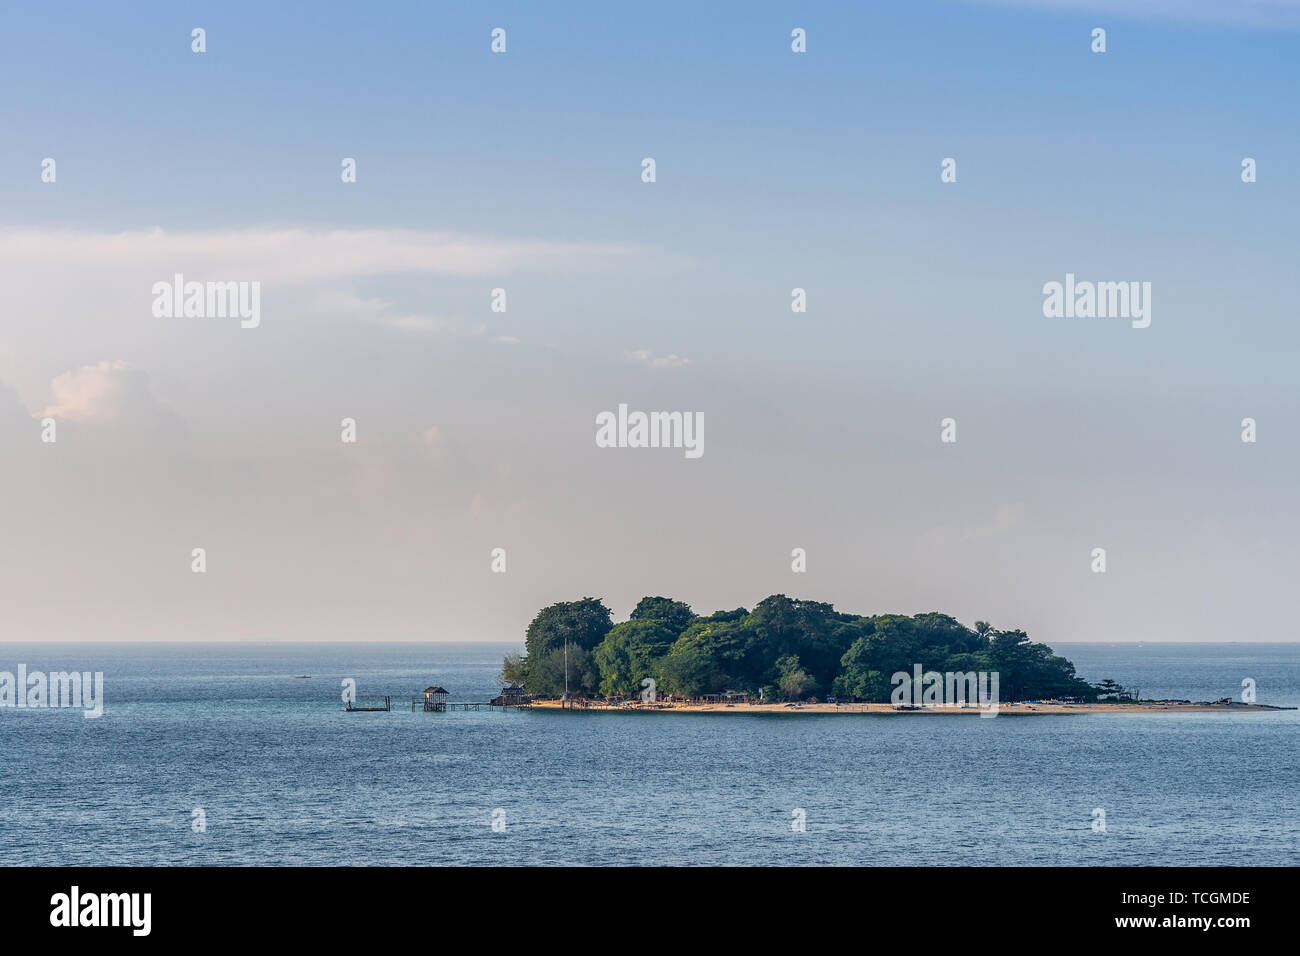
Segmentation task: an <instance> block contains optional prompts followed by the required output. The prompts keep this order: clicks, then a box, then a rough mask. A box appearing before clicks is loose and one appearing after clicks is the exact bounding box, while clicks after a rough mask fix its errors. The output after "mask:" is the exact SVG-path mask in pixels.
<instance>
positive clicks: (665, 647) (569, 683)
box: [501, 594, 1293, 715]
mask: <svg viewBox="0 0 1300 956" xmlns="http://www.w3.org/2000/svg"><path fill="white" fill-rule="evenodd" d="M524 647H525V652H524V653H523V654H519V653H514V654H509V655H507V656H506V658H505V660H504V662H503V664H502V670H501V680H502V683H503V684H504V685H506V686H508V687H510V688H526V689H527V693H528V695H529V696H530V698H531V706H532V707H537V708H566V709H582V710H592V709H601V710H604V709H619V710H656V711H682V712H710V711H713V712H732V713H737V712H739V713H756V712H766V713H771V712H774V711H780V712H783V713H900V712H901V713H911V712H917V713H969V714H978V713H984V714H985V715H988V711H989V710H994V711H996V712H998V713H1005V714H1068V713H1097V712H1105V713H1138V712H1166V713H1198V712H1199V713H1203V712H1209V711H1215V712H1228V711H1233V712H1241V711H1261V710H1284V709H1293V708H1277V707H1269V706H1266V705H1260V704H1245V703H1238V702H1235V701H1232V700H1230V699H1228V698H1220V699H1219V700H1217V701H1199V702H1193V701H1174V700H1161V701H1148V700H1140V699H1138V695H1137V694H1136V693H1134V692H1129V691H1126V690H1125V689H1124V688H1123V687H1122V686H1120V685H1119V684H1117V683H1115V681H1113V680H1109V679H1108V680H1105V681H1102V682H1101V683H1099V684H1090V683H1088V682H1087V681H1085V680H1083V679H1082V678H1080V677H1078V676H1077V675H1076V674H1075V670H1074V665H1073V664H1072V663H1070V661H1068V660H1066V659H1065V658H1063V657H1060V656H1058V655H1056V654H1053V653H1052V649H1051V648H1050V647H1048V646H1047V645H1045V644H1039V643H1034V642H1032V641H1030V639H1029V635H1027V634H1026V633H1025V632H1024V631H1022V630H1018V629H1015V630H999V629H996V628H994V627H992V626H991V625H990V624H988V623H986V622H984V621H976V622H975V624H974V626H973V627H967V626H966V625H964V624H962V623H961V622H960V621H958V620H957V619H956V618H954V617H951V616H950V615H947V614H941V613H938V612H933V611H932V612H927V613H923V614H913V615H910V616H909V615H903V614H879V615H861V614H851V613H847V612H844V611H837V610H835V608H834V607H833V606H832V605H830V604H827V603H823V602H820V601H804V600H799V599H796V598H790V597H786V596H785V595H783V594H774V595H772V596H770V597H767V598H764V599H763V600H762V601H760V602H759V603H758V604H757V605H756V606H755V607H754V608H753V610H748V609H746V608H743V607H740V608H736V609H735V610H731V611H718V612H715V613H714V614H710V615H698V614H696V613H695V612H694V611H692V610H691V608H690V606H689V605H687V604H685V603H684V602H682V601H676V600H672V599H671V598H666V597H645V598H642V599H641V601H640V602H639V603H638V604H637V606H636V608H635V609H634V610H633V611H632V613H631V615H630V616H629V618H628V620H626V621H623V622H621V623H618V624H615V623H614V622H613V620H612V615H611V612H610V610H609V608H607V607H606V606H605V605H604V603H603V602H602V601H600V600H599V599H596V598H590V597H586V598H582V599H581V600H578V601H564V602H560V603H557V604H552V605H550V606H549V607H545V608H543V609H542V610H541V611H539V612H538V613H537V616H536V617H535V618H533V620H532V623H530V624H529V625H528V630H527V633H526V636H525V642H524ZM954 677H955V678H956V680H955V681H954ZM954 687H956V688H957V690H958V692H959V693H958V694H957V695H956V696H954V694H953V689H954Z"/></svg>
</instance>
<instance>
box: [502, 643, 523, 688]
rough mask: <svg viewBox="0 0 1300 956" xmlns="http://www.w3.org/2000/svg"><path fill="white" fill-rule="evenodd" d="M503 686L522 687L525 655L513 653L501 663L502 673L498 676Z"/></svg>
mask: <svg viewBox="0 0 1300 956" xmlns="http://www.w3.org/2000/svg"><path fill="white" fill-rule="evenodd" d="M498 677H499V679H500V681H501V684H502V686H504V687H520V686H522V685H523V683H524V655H523V654H520V653H519V652H518V651H511V652H510V653H509V654H507V655H506V656H505V660H503V661H502V662H501V673H500V674H499V675H498Z"/></svg>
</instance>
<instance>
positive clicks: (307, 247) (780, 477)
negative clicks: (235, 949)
mask: <svg viewBox="0 0 1300 956" xmlns="http://www.w3.org/2000/svg"><path fill="white" fill-rule="evenodd" d="M1098 27H1100V28H1102V29H1104V30H1105V31H1106V51H1105V52H1104V53H1094V52H1093V51H1092V49H1091V47H1092V44H1093V38H1092V33H1093V30H1094V29H1095V28H1098ZM194 28H202V29H203V30H204V31H205V41H206V50H205V52H202V53H195V52H193V50H192V33H191V31H192V30H193V29H194ZM495 28H501V29H504V30H505V31H506V51H505V52H504V53H493V52H492V50H491V43H492V36H491V34H492V31H493V29H495ZM795 28H801V29H803V30H804V31H806V38H807V49H806V52H804V53H795V52H793V51H792V49H791V31H792V30H794V29H795ZM0 63H3V64H4V66H3V71H4V79H5V82H4V83H3V84H0V281H2V282H3V289H4V292H5V298H6V301H5V303H4V306H3V310H2V311H0V453H2V454H3V458H2V459H0V466H2V467H0V502H3V505H0V636H2V637H3V638H5V639H7V640H13V641H60V640H62V641H90V640H151V641H164V640H165V641H224V640H230V641H237V640H256V641H281V640H283V641H290V640H292V641H304V640H354V641H360V640H374V641H415V640H419V641H427V640H460V641H467V640H476V641H509V640H519V639H521V638H522V635H523V632H524V629H525V628H526V626H527V624H528V622H529V621H530V620H531V618H532V617H533V615H534V614H535V613H536V612H537V610H538V609H540V608H541V607H542V606H544V605H546V604H549V603H552V602H554V601H560V600H573V599H576V598H580V597H584V596H594V597H600V598H602V599H604V600H605V602H606V603H607V604H608V605H609V607H610V608H611V609H612V610H613V612H614V616H615V619H616V620H617V619H622V618H624V617H626V615H627V614H628V613H629V611H630V610H631V608H632V607H633V606H634V605H635V603H636V602H637V600H638V599H639V598H640V597H642V596H643V595H666V596H671V597H675V598H678V599H681V600H684V601H687V602H688V603H690V604H691V605H692V606H693V607H694V608H695V609H696V610H697V611H699V612H701V613H708V612H712V611H714V610H718V609H723V608H734V607H738V606H745V607H752V606H753V605H754V604H755V603H756V602H757V601H759V600H761V599H762V598H763V597H765V596H767V595H769V594H773V593H783V594H787V595H790V596H792V597H800V598H807V599H813V600H820V601H829V602H832V603H834V604H835V605H836V607H838V608H840V609H842V610H846V611H852V612H857V613H886V612H898V613H916V612H923V611H936V610H937V611H943V612H946V613H950V614H953V615H954V616H956V617H957V618H959V619H960V620H962V621H964V622H965V623H967V624H970V623H972V622H973V621H975V620H976V619H982V620H988V621H991V622H992V623H993V624H994V625H995V626H998V627H1007V628H1010V627H1020V628H1023V629H1024V630H1026V631H1027V632H1028V633H1029V634H1030V635H1031V637H1033V638H1035V639H1037V640H1042V641H1046V642H1048V643H1052V642H1054V641H1139V640H1142V641H1148V640H1149V641H1228V640H1240V641H1283V640H1295V639H1296V633H1295V631H1294V629H1293V626H1292V624H1291V621H1292V617H1293V615H1292V613H1291V609H1290V607H1289V601H1288V600H1287V599H1286V595H1287V594H1288V592H1289V586H1290V585H1291V583H1292V582H1293V581H1294V580H1296V578H1297V573H1298V572H1300V561H1298V560H1297V549H1296V541H1297V530H1300V529H1298V528H1297V525H1298V524H1300V521H1298V518H1300V512H1298V509H1297V504H1296V495H1295V492H1294V475H1295V474H1296V472H1297V466H1300V454H1298V453H1297V449H1300V417H1298V414H1297V413H1298V412H1300V408H1298V407H1297V406H1298V405H1300V402H1298V401H1297V393H1296V388H1295V385H1294V381H1295V371H1294V370H1295V360H1296V356H1297V350H1298V349H1300V326H1298V324H1297V321H1296V310H1295V293H1294V286H1295V274H1296V273H1295V262H1296V253H1297V236H1296V232H1297V222H1296V215H1295V211H1296V209H1297V208H1300V202H1298V200H1300V195H1298V191H1300V190H1298V187H1297V181H1298V177H1297V172H1298V170H1297V163H1298V162H1300V159H1297V157H1300V133H1298V132H1297V124H1296V122H1295V117H1296V109H1295V105H1296V102H1297V81H1298V80H1300V3H1296V2H1281V0H1276V2H1255V3H1228V2H1214V0H1191V2H1187V3H1173V2H1153V0H1128V2H1123V3H1121V2H1118V0H1116V2H1102V3H1085V2H1082V0H1081V2H1077V3H1071V2H1049V0H1038V2H1034V0H1024V2H931V0H917V2H907V3H871V4H857V5H853V6H852V7H851V8H850V7H849V5H846V4H838V3H823V4H790V3H781V4H778V3H766V2H757V3H747V4H743V5H741V4H718V5H708V6H707V7H705V8H701V6H700V5H697V4H691V3H673V2H667V3H656V4H650V5H632V4H618V5H610V4H598V3H563V4H560V3H519V4H499V3H494V4H463V5H452V4H428V3H410V4H405V3H383V4H363V5H357V4H344V3H310V4H308V3H300V4H289V3H284V4H256V3H226V2H223V3H219V4H216V3H214V4H202V3H197V4H187V5H184V6H179V5H173V4H162V3H135V4H128V5H113V6H108V7H106V6H103V5H99V4H91V3H72V4H65V5H59V6H58V7H57V9H51V8H50V7H49V5H48V4H40V3H21V2H20V3H13V4H6V5H5V6H4V8H3V10H0ZM647 157H650V158H653V159H654V160H655V170H656V176H655V181H654V182H644V181H643V179H642V161H643V159H645V158H647ZM1246 157H1250V158H1252V159H1254V160H1255V162H1256V170H1257V180H1256V181H1255V182H1250V183H1246V182H1243V181H1242V161H1243V159H1244V158H1246ZM47 158H51V159H53V160H55V164H56V165H55V173H56V175H55V181H53V182H45V181H43V180H42V170H43V161H44V160H45V159H47ZM345 158H351V159H353V160H355V163H356V181H355V182H343V181H342V177H341V164H342V162H343V160H344V159H345ZM945 158H952V159H954V160H955V161H956V181H955V182H943V181H941V175H940V173H941V163H942V161H943V160H944V159H945ZM177 273H181V274H183V275H184V276H185V277H186V279H188V280H198V281H222V282H224V281H240V282H254V281H256V282H258V283H260V295H261V299H260V303H261V308H260V323H259V324H258V325H257V327H256V328H242V327H241V323H240V322H239V320H238V319H232V318H222V317H203V318H200V317H188V318H186V317H157V316H155V315H154V314H153V310H152V304H153V302H154V294H153V292H152V289H153V286H154V283H156V282H159V281H170V280H171V279H172V277H173V276H174V275H175V274H177ZM1067 273H1072V274H1075V275H1076V276H1077V277H1078V278H1079V279H1080V280H1093V281H1125V282H1127V281H1138V282H1149V283H1150V284H1151V323H1150V326H1149V327H1147V328H1134V327H1132V325H1131V323H1130V322H1129V321H1128V320H1126V319H1122V318H1106V319H1083V318H1049V317H1047V316H1045V315H1044V312H1043V299H1044V295H1043V287H1044V284H1045V283H1048V282H1052V281H1057V282H1063V281H1064V280H1065V276H1066V274H1067ZM795 288H802V289H804V290H805V292H806V297H807V311H806V312H793V311H792V309H791V301H792V299H791V292H792V290H793V289H795ZM494 289H504V290H506V296H507V298H506V302H507V306H506V310H505V311H504V312H499V311H493V309H492V307H491V303H492V296H493V290H494ZM620 403H626V404H627V405H628V406H629V407H630V408H631V409H633V410H638V409H639V410H645V411H652V410H663V411H669V410H672V411H683V412H688V413H698V414H700V415H702V416H703V419H704V421H705V423H706V427H705V432H704V434H705V444H704V453H703V454H702V455H701V456H700V457H698V458H688V457H686V456H685V455H684V454H683V453H682V451H681V450H680V449H666V448H658V449H651V448H600V447H597V444H596V441H595V435H596V424H595V423H596V416H597V415H598V414H599V413H601V412H603V411H612V410H616V409H617V408H618V406H619V404H620ZM1248 417H1249V418H1253V419H1254V420H1255V421H1256V423H1257V436H1256V437H1257V440H1256V441H1255V442H1243V441H1242V420H1243V419H1245V418H1248ZM345 418H351V419H353V420H355V422H356V438H357V440H356V441H355V442H354V443H348V442H344V441H342V440H341V434H342V428H341V422H342V420H343V419H345ZM946 418H951V419H953V420H954V421H955V423H956V439H957V440H956V441H955V442H943V441H941V422H942V421H943V420H944V419H946ZM46 419H53V420H54V422H55V423H56V435H57V440H56V441H54V442H47V441H43V440H42V436H43V431H44V424H43V423H44V422H45V421H46ZM195 548H202V549H204V554H205V560H206V570H204V571H203V573H195V572H194V570H193V557H192V556H193V549H195ZM496 548H501V549H504V551H505V555H506V570H505V572H504V573H499V572H496V571H494V570H493V568H492V563H493V558H492V552H493V549H496ZM795 548H803V549H804V550H805V553H806V571H803V572H796V571H794V570H793V569H792V551H793V549H795ZM1096 548H1103V549H1105V554H1106V570H1105V572H1104V573H1098V572H1097V571H1095V570H1094V567H1095V559H1094V556H1093V552H1094V549H1096Z"/></svg>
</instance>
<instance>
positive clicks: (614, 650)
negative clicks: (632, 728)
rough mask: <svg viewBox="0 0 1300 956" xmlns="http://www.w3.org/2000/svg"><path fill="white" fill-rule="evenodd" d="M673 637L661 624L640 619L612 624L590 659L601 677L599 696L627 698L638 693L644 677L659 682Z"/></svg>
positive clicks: (671, 631)
mask: <svg viewBox="0 0 1300 956" xmlns="http://www.w3.org/2000/svg"><path fill="white" fill-rule="evenodd" d="M642 603H645V602H642ZM674 603H676V602H674ZM676 637H677V634H676V632H675V631H673V629H672V627H671V626H669V625H668V624H666V623H664V622H663V621H658V620H652V619H639V620H631V621H624V622H623V623H622V624H615V625H614V627H613V628H611V629H610V632H609V633H608V634H606V635H605V639H604V640H603V641H601V642H600V644H599V646H597V648H596V650H595V653H594V655H593V656H594V660H595V663H596V669H597V670H598V671H599V673H600V692H601V693H602V694H605V695H606V696H609V697H618V696H623V697H630V696H633V695H634V694H636V693H638V692H639V690H640V688H641V681H642V680H644V679H645V678H647V677H649V678H652V679H654V681H655V683H656V684H658V683H660V682H662V680H663V678H662V675H661V674H660V662H661V661H662V659H663V657H664V655H665V654H667V653H668V650H669V648H671V647H672V646H673V641H674V640H675V638H676Z"/></svg>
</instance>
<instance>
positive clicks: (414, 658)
mask: <svg viewBox="0 0 1300 956" xmlns="http://www.w3.org/2000/svg"><path fill="white" fill-rule="evenodd" d="M518 649H519V645H518V644H515V643H502V644H484V643H478V644H454V643H440V644H438V643H431V644H409V643H408V644H294V643H283V644H263V645H255V644H206V645H204V644H199V645H195V644H184V645H182V644H117V645H108V644H46V645H37V644H0V671H10V672H16V670H17V667H18V665H19V664H25V665H26V667H27V669H28V671H29V672H32V671H37V670H39V671H45V672H51V671H63V670H77V671H92V672H95V671H99V672H102V673H103V675H104V711H103V716H101V717H99V718H89V719H88V718H85V717H83V716H82V715H81V713H80V712H79V711H77V710H69V709H17V708H11V707H0V861H2V862H3V863H5V864H9V865H14V864H27V865H60V866H64V865H78V866H85V865H91V866H95V865H146V864H150V865H227V864H238V865H243V864H253V865H271V866H278V865H299V864H302V865H378V866H412V865H416V866H431V865H510V866H514V865H537V864H546V865H777V866H787V865H788V866H828V865H871V866H903V865H926V866H929V865H934V866H949V865H976V866H982V865H987V866H1021V865H1064V866H1072V865H1096V864H1100V865H1118V866H1131V865H1188V866H1193V865H1208V864H1227V865H1246V866H1252V865H1258V866H1279V865H1294V864H1295V863H1296V862H1297V861H1298V859H1300V747H1298V746H1297V740H1298V736H1297V732H1300V711H1295V710H1288V711H1277V712H1258V713H1257V712H1250V713H1212V714H1143V715H1125V714H1102V715H1068V716H1041V715H1040V716H1009V715H1002V716H999V717H996V718H993V719H986V718H979V717H974V716H970V715H963V716H957V715H952V716H947V715H902V714H899V715H894V714H882V715H868V714H859V715H812V714H789V713H772V714H757V715H748V714H726V713H724V714H662V713H659V714H656V713H608V712H607V713H558V712H529V711H526V710H509V711H501V710H489V709H488V708H486V707H484V708H482V709H481V710H479V711H473V710H470V711H449V712H447V713H425V712H423V710H417V711H415V712H412V710H411V703H410V701H411V697H412V695H413V694H415V693H416V692H418V691H420V690H422V689H423V688H424V687H426V686H428V685H430V684H438V685H441V686H443V687H445V688H447V690H448V691H449V692H450V696H451V700H452V701H487V700H488V699H489V698H490V697H491V696H493V695H494V694H495V693H496V692H497V690H498V686H497V682H496V675H497V673H498V671H499V669H500V664H501V658H502V656H503V655H504V654H505V653H506V652H508V651H511V650H518ZM1054 649H1055V651H1056V652H1057V653H1059V654H1063V655H1064V656H1066V657H1068V658H1069V659H1070V660H1072V661H1074V663H1075V665H1076V667H1077V668H1078V671H1079V673H1080V675H1081V676H1082V677H1084V678H1086V679H1088V680H1091V681H1099V680H1102V679H1104V678H1112V679H1114V680H1116V681H1118V682H1119V683H1121V684H1123V685H1125V686H1128V687H1134V688H1140V690H1141V693H1142V696H1143V697H1147V698H1176V699H1183V698H1187V699H1191V700H1207V699H1208V700H1213V699H1217V698H1220V697H1235V698H1237V699H1240V695H1241V693H1242V687H1243V681H1245V680H1250V681H1253V682H1254V686H1255V693H1256V695H1257V699H1258V702H1259V703H1264V704H1275V705H1285V706H1292V707H1295V706H1300V644H1248V643H1231V644H1154V643H1152V644H1058V645H1055V646H1054ZM345 681H353V682H355V686H356V694H357V697H358V699H359V703H361V704H367V703H374V702H377V701H381V700H382V698H383V697H384V696H385V695H387V696H390V697H391V699H392V710H391V711H389V712H378V713H371V712H364V713H345V712H344V711H343V709H342V693H343V689H344V686H345V684H344V682H345Z"/></svg>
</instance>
